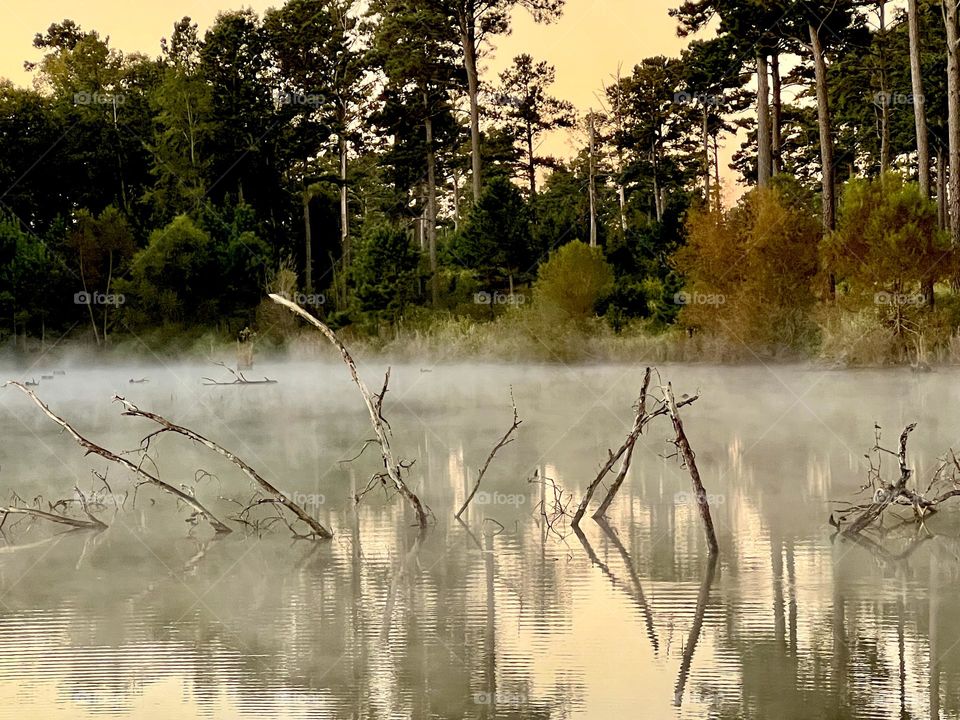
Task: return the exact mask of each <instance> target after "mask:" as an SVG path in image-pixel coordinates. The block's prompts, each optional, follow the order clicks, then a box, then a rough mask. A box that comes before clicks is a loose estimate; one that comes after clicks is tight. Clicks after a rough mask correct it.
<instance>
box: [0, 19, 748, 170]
mask: <svg viewBox="0 0 960 720" xmlns="http://www.w3.org/2000/svg"><path fill="white" fill-rule="evenodd" d="M279 4H282V3H281V2H280V0H248V2H246V3H239V2H238V3H234V2H231V0H165V1H164V2H152V1H149V2H148V1H146V0H84V2H82V3H78V2H76V0H35V1H34V2H29V3H20V4H18V9H17V11H16V12H15V13H5V17H4V22H3V23H2V24H0V77H7V78H10V79H11V80H13V81H14V82H15V83H17V84H19V85H29V84H30V82H31V76H30V75H29V74H28V73H26V72H25V71H24V70H23V62H24V60H36V59H39V52H38V51H36V50H34V48H33V47H32V45H31V42H32V39H33V36H34V35H35V34H36V33H37V32H41V31H44V30H46V28H47V27H48V26H49V25H50V23H51V22H54V21H61V20H64V19H66V18H70V19H72V20H75V21H76V22H78V23H79V24H80V25H81V27H83V28H84V29H94V30H97V31H98V32H99V33H100V35H101V36H109V37H110V44H111V46H112V47H115V48H118V49H120V50H123V51H124V52H127V53H129V52H134V51H140V52H144V53H146V54H147V55H150V56H156V55H159V53H160V38H162V37H164V36H168V35H169V34H170V31H171V29H172V27H173V24H174V22H175V21H176V20H178V19H180V18H181V17H183V16H184V15H189V16H190V17H191V18H193V20H194V21H195V22H197V23H199V24H200V26H201V28H206V27H207V26H209V25H210V24H211V23H212V22H213V20H214V18H215V17H216V14H217V12H219V11H221V10H229V9H234V8H236V7H241V6H244V7H247V6H248V7H252V8H253V9H254V10H256V11H257V12H258V13H261V14H262V13H263V11H264V10H266V9H267V8H270V7H274V6H277V5H279ZM677 4H678V0H567V7H566V11H565V13H564V15H563V17H562V18H561V19H560V20H559V21H558V22H555V23H553V24H551V25H537V24H536V23H534V22H533V21H532V20H531V19H530V17H529V15H527V14H526V13H525V12H523V11H518V12H517V13H516V15H515V18H514V24H513V33H512V35H510V36H507V37H499V38H496V41H495V42H496V47H495V48H494V50H493V52H492V53H491V54H490V55H489V56H488V57H487V58H486V59H485V66H486V67H485V68H484V75H483V77H484V78H485V79H486V80H488V81H493V80H495V78H496V74H497V73H499V72H500V71H501V70H502V69H503V68H505V67H506V66H508V65H509V64H510V61H511V60H512V58H513V57H514V56H515V55H518V54H520V53H522V52H527V53H530V54H531V55H533V56H534V58H536V59H537V60H547V61H548V62H550V63H552V64H553V65H555V66H556V69H557V82H556V84H555V85H554V87H553V94H554V95H556V96H557V97H560V98H563V99H566V100H569V101H571V102H572V103H574V105H575V106H576V107H577V109H578V110H580V111H581V112H587V111H588V110H590V109H591V108H599V107H600V105H601V98H602V96H603V85H604V84H609V83H610V82H611V79H612V77H613V76H614V75H615V74H616V72H617V67H618V65H622V67H623V72H624V74H627V73H629V72H630V69H631V68H632V67H633V66H634V65H635V64H636V63H638V62H639V61H640V60H642V59H643V58H644V57H649V56H652V55H661V54H662V55H678V54H679V53H680V50H681V49H682V48H683V46H684V44H685V41H684V40H681V39H680V38H678V37H677V34H676V22H675V21H674V20H673V19H672V18H670V17H669V16H668V15H667V11H668V9H669V8H670V7H672V6H675V5H677ZM734 144H735V143H734V142H733V141H732V140H729V139H728V141H727V146H728V147H727V151H728V152H727V153H724V155H729V152H731V151H732V149H733V148H732V146H733V145H734ZM543 149H544V150H545V151H546V152H548V153H550V154H554V155H560V156H570V155H572V154H573V138H572V137H570V135H569V133H566V132H564V133H561V134H555V135H554V136H553V137H551V138H549V139H548V140H547V142H546V143H545V144H544V148H543Z"/></svg>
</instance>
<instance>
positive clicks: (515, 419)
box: [454, 390, 523, 520]
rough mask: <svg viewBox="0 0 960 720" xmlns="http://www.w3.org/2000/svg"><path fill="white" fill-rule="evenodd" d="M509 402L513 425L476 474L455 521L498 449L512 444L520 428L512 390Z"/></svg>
mask: <svg viewBox="0 0 960 720" xmlns="http://www.w3.org/2000/svg"><path fill="white" fill-rule="evenodd" d="M510 402H511V404H512V405H513V424H512V425H511V426H510V429H509V430H507V431H506V432H505V433H504V434H503V437H502V438H500V442H498V443H497V444H496V445H494V446H493V450H491V451H490V454H489V455H488V456H487V461H486V462H485V463H484V464H483V467H482V468H480V472H479V473H478V474H477V481H476V482H475V483H474V484H473V490H471V491H470V494H469V495H468V496H467V499H466V500H464V501H463V505H461V506H460V509H459V510H457V512H456V514H455V515H454V517H455V518H456V519H457V520H459V519H460V516H461V515H463V511H464V510H466V509H467V505H469V504H470V501H471V500H473V496H474V495H476V494H477V490H479V489H480V482H481V481H482V480H483V476H484V475H485V474H486V472H487V468H488V467H490V462H491V461H492V460H493V456H494V455H496V454H497V452H498V451H499V450H500V448H502V447H503V446H504V445H509V444H510V443H512V442H513V437H512V435H513V434H514V433H515V432H516V431H517V429H518V428H519V427H520V424H521V423H522V422H523V420H521V419H520V418H519V417H518V415H517V403H516V401H515V400H514V399H513V390H511V391H510Z"/></svg>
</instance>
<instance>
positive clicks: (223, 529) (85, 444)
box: [4, 380, 231, 533]
mask: <svg viewBox="0 0 960 720" xmlns="http://www.w3.org/2000/svg"><path fill="white" fill-rule="evenodd" d="M8 385H12V386H13V387H15V388H18V389H19V390H20V391H21V392H23V393H24V394H25V395H27V396H28V397H29V398H30V399H31V400H33V402H34V403H35V404H36V406H37V407H39V408H40V410H42V411H43V413H44V415H46V416H47V417H49V418H50V419H51V420H53V421H54V422H55V423H56V424H57V425H59V426H60V427H62V428H63V429H64V430H66V432H67V433H68V434H69V435H70V436H71V437H72V438H73V439H74V440H76V441H77V444H78V445H80V447H82V448H83V449H84V450H86V451H87V452H86V454H87V455H90V454H94V455H99V456H100V457H102V458H104V459H106V460H109V461H110V462H114V463H117V464H118V465H122V466H123V467H125V468H126V469H127V470H129V471H130V472H132V473H134V474H135V475H137V476H138V477H141V478H143V480H144V482H146V483H149V484H151V485H154V486H155V487H158V488H160V489H161V490H163V491H164V492H167V493H170V494H171V495H173V496H174V497H176V498H177V499H178V500H179V501H181V502H183V503H184V504H186V505H187V506H188V507H190V508H192V509H193V511H194V513H196V515H198V516H199V517H202V518H203V519H204V520H206V521H207V522H208V523H210V525H212V526H213V528H214V530H216V531H217V533H229V532H231V530H230V528H229V527H227V526H226V525H224V524H223V523H222V522H220V521H219V520H218V519H217V518H216V517H215V516H214V515H213V513H211V512H210V511H209V510H207V509H206V508H205V507H204V506H203V505H201V504H200V501H198V500H197V499H196V498H195V497H193V496H192V495H189V494H188V493H185V492H183V491H182V490H180V489H178V488H175V487H174V486H173V485H170V484H168V483H166V482H164V481H163V480H161V479H160V478H158V477H157V476H155V475H151V474H150V473H148V472H147V471H146V470H144V469H143V468H141V467H140V466H139V465H134V464H133V463H132V462H130V461H129V460H127V459H126V458H124V457H120V456H119V455H116V454H115V453H112V452H110V451H109V450H107V449H106V448H102V447H100V446H99V445H96V444H95V443H92V442H90V441H89V440H87V439H86V438H85V437H83V436H82V435H81V434H80V433H78V432H77V431H76V430H75V429H74V428H73V426H72V425H70V423H68V422H67V421H66V420H64V419H63V418H62V417H60V416H59V415H56V414H55V413H54V412H53V411H52V410H51V409H50V408H49V407H47V405H46V404H45V403H44V402H43V401H42V400H41V399H40V398H38V397H37V396H36V394H34V392H33V391H32V390H30V389H29V388H27V387H25V386H24V385H22V384H20V383H18V382H16V381H14V380H9V381H7V382H6V383H5V384H4V387H6V386H8Z"/></svg>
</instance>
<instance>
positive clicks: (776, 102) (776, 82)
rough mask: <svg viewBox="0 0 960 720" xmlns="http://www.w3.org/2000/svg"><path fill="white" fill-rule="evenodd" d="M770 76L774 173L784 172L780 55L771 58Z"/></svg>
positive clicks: (775, 54)
mask: <svg viewBox="0 0 960 720" xmlns="http://www.w3.org/2000/svg"><path fill="white" fill-rule="evenodd" d="M770 76H771V78H772V80H773V83H772V88H773V103H772V105H773V118H772V123H771V125H772V128H771V136H772V141H773V142H772V152H771V153H770V155H771V160H772V166H771V168H772V172H773V174H774V175H776V174H778V173H781V172H783V157H782V156H783V82H782V80H781V78H780V53H777V52H775V53H773V55H771V56H770Z"/></svg>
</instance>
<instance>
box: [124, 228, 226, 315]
mask: <svg viewBox="0 0 960 720" xmlns="http://www.w3.org/2000/svg"><path fill="white" fill-rule="evenodd" d="M219 273H220V270H219V268H217V266H216V254H215V249H214V247H213V243H212V242H211V240H210V236H209V234H208V233H206V232H205V231H203V230H201V229H200V228H198V227H197V226H196V224H195V223H194V222H193V220H191V219H190V218H189V217H188V216H186V215H180V216H178V217H176V218H174V220H173V221H172V222H171V223H170V224H169V225H167V226H166V227H165V228H162V229H160V230H155V231H153V232H152V233H151V234H150V241H149V242H148V243H147V246H146V247H145V248H144V249H143V250H141V251H140V252H138V253H137V255H136V256H135V257H134V259H133V266H132V268H131V274H130V281H129V285H127V287H128V288H129V292H130V294H131V295H132V296H133V308H134V309H135V311H136V312H138V313H140V314H141V315H142V318H143V319H144V320H145V321H147V322H152V323H159V324H168V323H204V322H211V321H215V319H216V316H217V307H218V293H217V291H218V290H219V283H218V281H217V279H216V278H217V277H218V275H219Z"/></svg>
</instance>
